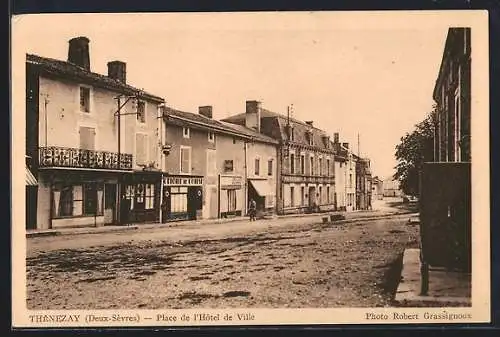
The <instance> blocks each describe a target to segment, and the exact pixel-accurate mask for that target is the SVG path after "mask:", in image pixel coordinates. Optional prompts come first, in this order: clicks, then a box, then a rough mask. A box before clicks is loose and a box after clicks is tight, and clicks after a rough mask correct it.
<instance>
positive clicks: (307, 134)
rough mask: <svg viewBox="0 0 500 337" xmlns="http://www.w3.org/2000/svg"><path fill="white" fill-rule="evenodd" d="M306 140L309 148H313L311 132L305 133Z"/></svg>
mask: <svg viewBox="0 0 500 337" xmlns="http://www.w3.org/2000/svg"><path fill="white" fill-rule="evenodd" d="M306 139H307V143H308V144H309V146H314V137H313V133H312V131H311V130H308V131H306Z"/></svg>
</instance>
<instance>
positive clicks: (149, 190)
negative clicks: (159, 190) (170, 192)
mask: <svg viewBox="0 0 500 337" xmlns="http://www.w3.org/2000/svg"><path fill="white" fill-rule="evenodd" d="M144 199H145V205H144V208H145V209H154V204H155V185H154V184H146V193H144Z"/></svg>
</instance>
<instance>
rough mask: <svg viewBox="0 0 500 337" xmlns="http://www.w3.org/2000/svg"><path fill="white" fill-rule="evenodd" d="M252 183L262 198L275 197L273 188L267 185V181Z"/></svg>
mask: <svg viewBox="0 0 500 337" xmlns="http://www.w3.org/2000/svg"><path fill="white" fill-rule="evenodd" d="M250 183H251V184H252V186H253V188H255V190H256V191H257V193H258V194H259V195H260V196H261V197H266V196H269V195H274V191H273V189H272V187H271V186H270V185H269V184H268V183H267V180H250Z"/></svg>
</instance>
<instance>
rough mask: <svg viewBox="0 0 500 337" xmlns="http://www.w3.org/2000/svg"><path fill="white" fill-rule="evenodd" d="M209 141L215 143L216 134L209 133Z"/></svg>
mask: <svg viewBox="0 0 500 337" xmlns="http://www.w3.org/2000/svg"><path fill="white" fill-rule="evenodd" d="M208 141H209V142H210V143H213V142H215V134H214V133H213V132H209V133H208Z"/></svg>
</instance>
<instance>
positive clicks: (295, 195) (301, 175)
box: [223, 101, 335, 214]
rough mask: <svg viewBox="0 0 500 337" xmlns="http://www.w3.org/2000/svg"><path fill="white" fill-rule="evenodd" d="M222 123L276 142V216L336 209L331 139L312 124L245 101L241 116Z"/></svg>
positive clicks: (253, 102)
mask: <svg viewBox="0 0 500 337" xmlns="http://www.w3.org/2000/svg"><path fill="white" fill-rule="evenodd" d="M223 121H225V122H228V123H232V124H237V125H241V126H245V127H246V128H249V129H254V130H255V131H256V132H258V133H261V134H263V135H266V136H268V137H271V138H273V139H274V140H276V141H277V142H278V154H277V165H276V166H277V168H278V171H277V178H276V182H277V185H278V193H277V210H278V212H279V213H281V214H284V213H302V212H311V211H317V210H328V209H335V172H334V155H335V152H334V149H333V146H332V143H331V141H330V137H329V136H328V135H327V133H326V132H324V131H322V130H321V129H318V128H316V127H315V126H314V125H313V121H307V122H302V121H299V120H296V119H294V118H290V116H288V115H283V114H279V113H276V112H272V111H269V110H266V109H264V108H262V105H261V102H258V101H247V102H246V111H245V112H244V113H241V114H237V115H234V116H231V117H228V118H225V119H223Z"/></svg>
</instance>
